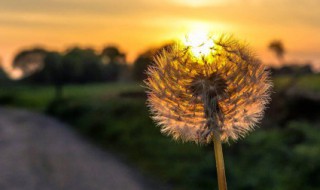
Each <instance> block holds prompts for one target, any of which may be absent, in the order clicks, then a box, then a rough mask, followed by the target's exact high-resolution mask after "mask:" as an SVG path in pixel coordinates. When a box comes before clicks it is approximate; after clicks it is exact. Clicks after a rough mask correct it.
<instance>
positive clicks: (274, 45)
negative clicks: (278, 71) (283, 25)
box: [269, 40, 285, 62]
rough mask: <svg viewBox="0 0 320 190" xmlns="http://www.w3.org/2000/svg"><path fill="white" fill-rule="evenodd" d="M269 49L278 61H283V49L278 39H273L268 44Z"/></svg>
mask: <svg viewBox="0 0 320 190" xmlns="http://www.w3.org/2000/svg"><path fill="white" fill-rule="evenodd" d="M269 49H270V50H271V51H272V52H273V53H274V54H275V55H276V56H277V58H278V60H279V62H282V61H283V57H284V53H285V49H284V46H283V44H282V42H281V41H280V40H274V41H272V42H271V43H270V44H269Z"/></svg>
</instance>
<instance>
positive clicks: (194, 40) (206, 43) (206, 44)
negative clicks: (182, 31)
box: [184, 30, 214, 58]
mask: <svg viewBox="0 0 320 190" xmlns="http://www.w3.org/2000/svg"><path fill="white" fill-rule="evenodd" d="M184 44H185V45H186V46H187V47H190V51H191V53H192V54H193V55H194V56H195V57H197V58H201V57H206V56H208V55H210V53H211V52H212V51H213V46H214V42H213V40H212V39H211V38H210V35H209V34H208V32H206V31H200V30H197V31H192V32H189V33H188V34H187V35H186V37H185V39H184Z"/></svg>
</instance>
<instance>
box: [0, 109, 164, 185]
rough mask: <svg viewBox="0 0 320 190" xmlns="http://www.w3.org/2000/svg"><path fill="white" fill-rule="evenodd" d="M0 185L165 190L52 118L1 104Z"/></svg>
mask: <svg viewBox="0 0 320 190" xmlns="http://www.w3.org/2000/svg"><path fill="white" fill-rule="evenodd" d="M0 189H1V190H64V189H66V190H100V189H101V190H102V189H103V190H108V189H112V190H118V189H119V190H136V189H137V190H138V189H139V190H140V189H163V188H160V187H159V186H157V188H155V185H154V184H153V183H150V180H148V179H147V178H146V177H144V176H142V175H141V174H139V172H137V171H135V170H134V169H133V168H131V167H128V166H127V165H125V164H124V163H123V162H121V161H119V159H117V158H116V157H114V156H113V155H112V154H110V153H108V152H106V151H102V150H100V149H99V148H97V147H95V146H93V145H92V144H90V143H88V142H87V141H86V140H84V139H83V138H82V137H79V136H78V135H77V134H76V133H74V132H73V131H72V130H70V128H69V127H68V126H67V125H65V124H63V123H61V122H59V121H57V120H55V119H53V118H50V117H48V116H44V115H41V114H38V113H32V112H29V111H24V110H18V109H11V108H0Z"/></svg>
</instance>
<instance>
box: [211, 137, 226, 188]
mask: <svg viewBox="0 0 320 190" xmlns="http://www.w3.org/2000/svg"><path fill="white" fill-rule="evenodd" d="M213 144H214V155H215V158H216V167H217V176H218V185H219V190H227V181H226V174H225V170H224V160H223V152H222V145H221V139H220V134H215V135H214V138H213Z"/></svg>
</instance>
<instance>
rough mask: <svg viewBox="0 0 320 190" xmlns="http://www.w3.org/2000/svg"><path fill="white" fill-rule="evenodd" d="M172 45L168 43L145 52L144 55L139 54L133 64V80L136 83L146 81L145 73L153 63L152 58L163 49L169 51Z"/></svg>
mask: <svg viewBox="0 0 320 190" xmlns="http://www.w3.org/2000/svg"><path fill="white" fill-rule="evenodd" d="M172 45H173V43H172V42H170V43H167V44H164V45H162V46H160V47H156V48H151V49H149V50H147V51H145V52H144V53H142V54H140V55H139V56H138V58H137V59H136V60H135V61H134V63H133V78H134V79H135V80H138V81H142V80H144V79H146V78H147V76H146V71H147V68H148V65H150V64H151V63H152V62H153V57H154V56H155V55H157V54H158V53H159V52H160V51H162V50H163V49H166V50H169V49H170V48H171V46H172Z"/></svg>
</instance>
